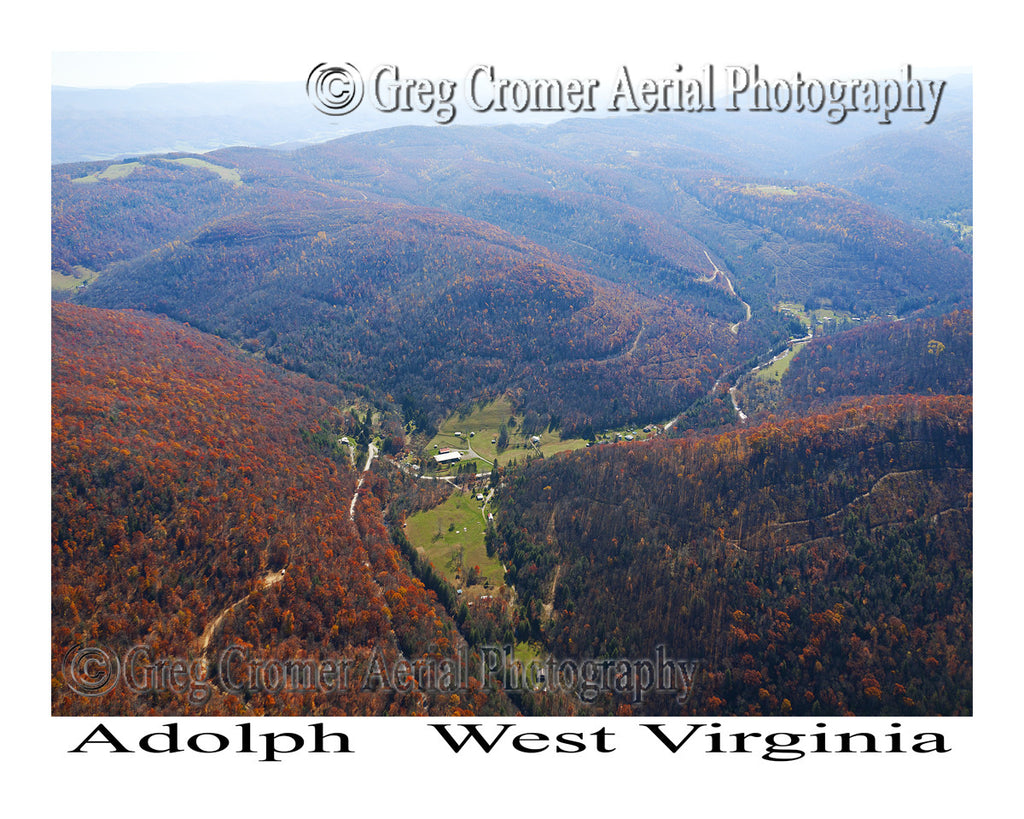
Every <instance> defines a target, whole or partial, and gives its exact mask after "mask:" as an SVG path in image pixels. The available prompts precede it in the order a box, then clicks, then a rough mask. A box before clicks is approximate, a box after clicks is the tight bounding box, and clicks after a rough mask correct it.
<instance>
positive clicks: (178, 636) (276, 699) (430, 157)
mask: <svg viewBox="0 0 1024 819" xmlns="http://www.w3.org/2000/svg"><path fill="white" fill-rule="evenodd" d="M726 121H727V120H725V118H719V119H715V120H710V121H708V120H702V119H697V118H679V117H671V116H659V115H651V116H649V117H616V118H613V119H607V120H600V119H587V120H585V121H580V120H569V121H565V122H561V123H556V124H552V125H548V126H544V127H541V126H537V125H521V126H501V127H494V128H473V127H460V126H452V127H448V128H443V129H441V128H421V127H396V128H392V129H388V130H383V131H375V132H372V133H360V134H354V135H351V136H348V137H345V138H343V139H338V140H334V141H332V142H328V143H324V144H321V145H313V146H308V147H305V148H301V149H298V150H287V151H286V150H270V149H260V148H251V147H232V148H225V149H221V150H218V151H215V152H212V153H209V154H205V155H202V156H199V155H194V154H185V153H173V154H163V155H152V156H136V157H128V158H126V159H125V160H124V161H120V162H113V163H112V162H109V161H103V162H81V163H75V164H67V165H56V166H54V167H53V169H52V214H53V216H52V268H53V270H52V273H51V277H52V281H53V283H54V288H55V290H54V298H55V302H56V303H55V306H54V313H53V335H54V342H53V383H54V386H53V436H54V448H53V451H54V460H53V486H54V488H53V556H54V557H53V566H54V569H53V624H54V627H53V641H54V645H53V651H54V655H53V656H54V693H53V703H54V706H53V707H54V711H55V712H56V713H89V712H90V709H95V708H98V709H100V710H102V711H103V712H104V713H170V712H184V711H187V710H190V709H193V710H194V709H195V708H196V707H198V708H200V709H205V713H210V714H225V713H232V714H233V713H241V712H243V711H244V710H245V709H249V711H250V712H253V713H259V712H262V713H287V714H294V713H438V714H441V713H445V714H456V713H488V714H495V713H505V712H509V711H511V710H514V709H516V708H519V709H522V710H523V711H524V712H529V713H626V712H628V711H629V707H627V705H628V706H630V707H634V708H635V710H637V711H638V712H640V711H643V712H645V713H650V714H657V713H666V714H669V713H687V714H698V713H707V714H715V715H727V714H813V715H818V714H822V715H824V714H845V713H856V714H877V715H882V714H908V715H909V714H965V713H970V711H971V708H972V693H971V674H972V661H971V642H972V634H971V617H970V611H971V596H972V586H971V551H972V499H971V493H972V460H971V458H972V456H971V441H972V400H971V397H970V396H971V394H972V392H973V375H972V361H971V358H972V333H973V327H972V316H973V314H972V310H971V303H972V261H971V255H970V252H971V243H970V232H971V224H970V223H971V201H970V185H969V184H968V183H969V180H970V163H969V161H965V157H966V158H968V159H969V156H970V151H971V147H970V139H969V127H970V125H969V123H970V120H969V117H964V118H960V117H956V116H952V117H950V118H947V119H944V120H943V125H942V127H941V128H935V129H932V130H927V129H923V130H920V131H916V130H913V129H906V128H904V129H902V130H900V131H899V132H898V134H897V135H894V138H888V137H884V136H882V137H880V136H878V135H877V132H876V131H877V129H870V128H867V127H864V126H863V123H861V124H860V125H856V124H852V123H851V129H850V130H849V131H848V132H844V133H845V136H843V137H842V139H841V140H839V143H837V142H836V140H837V139H838V138H837V137H835V136H830V134H834V133H835V129H834V127H833V126H827V125H823V124H822V123H820V122H818V123H808V122H806V121H805V122H801V121H799V120H791V119H788V118H783V119H782V120H777V121H776V122H777V123H778V125H777V128H775V129H774V130H773V129H772V128H771V127H766V126H767V125H768V124H769V123H768V122H766V120H765V119H764V118H758V117H743V116H739V117H736V118H734V119H733V120H729V121H728V122H729V125H730V127H729V128H726V127H724V123H725V122H726ZM829 128H833V130H832V131H830V130H829ZM965 129H966V131H967V133H966V134H965ZM840 143H841V144H840ZM907 152H909V153H907ZM929 157H930V158H931V159H929ZM933 159H934V160H935V161H937V162H938V163H939V165H940V168H941V171H940V172H937V173H936V175H934V176H929V175H928V174H927V173H925V172H924V171H923V168H924V166H925V165H927V163H928V162H930V161H932V160H933ZM61 301H66V302H69V303H67V304H62V303H59V302H61ZM128 308H130V309H128ZM136 311H145V312H136ZM157 314H160V316H159V317H158V315H157ZM826 325H827V328H828V329H827V332H828V333H829V334H828V335H825V334H824V333H825V332H826ZM808 326H810V328H811V329H810V331H809V330H808V329H807V328H808ZM843 327H853V329H847V330H845V331H841V330H842V328H843ZM833 331H834V332H833ZM808 332H810V333H817V337H815V338H814V339H813V340H811V341H807V343H804V341H806V336H805V334H806V333H808ZM208 334H211V335H208ZM796 343H799V344H802V347H801V349H800V351H799V352H798V353H797V354H796V355H795V356H793V357H790V358H789V359H787V366H788V369H785V371H784V372H781V374H780V375H779V376H778V377H777V378H776V379H775V380H766V379H761V378H760V377H757V376H756V370H755V368H757V369H760V365H761V364H764V363H765V362H767V361H768V359H769V358H771V357H773V356H774V355H776V354H778V353H780V352H782V351H784V350H785V349H786V347H787V345H792V344H796ZM780 369H781V367H780ZM495 399H500V401H499V400H495ZM484 406H501V407H502V411H501V417H500V418H497V417H491V418H489V421H488V423H490V422H493V424H492V425H491V427H490V428H493V430H494V438H495V440H494V442H493V443H494V445H495V446H496V447H497V446H498V443H497V442H498V440H499V439H500V436H501V433H500V432H499V430H504V431H505V442H506V444H507V441H508V429H509V428H510V427H512V426H516V424H517V419H518V423H519V424H520V425H521V423H522V421H523V419H524V418H529V419H530V430H531V433H530V434H532V432H533V431H536V432H540V433H542V434H544V435H547V436H549V437H550V439H552V443H554V444H567V443H568V442H566V441H561V442H559V441H558V435H559V433H560V434H561V436H562V437H563V438H570V437H573V438H574V439H575V440H574V442H573V445H574V446H577V447H580V448H579V449H578V450H577V451H575V452H573V453H568V454H566V453H562V454H552V453H553V452H555V451H556V449H557V446H556V447H554V448H544V447H545V446H547V444H548V441H547V440H545V442H544V445H543V446H542V445H540V444H541V440H540V437H536V438H533V439H531V438H529V437H527V435H526V434H525V433H523V434H521V435H519V437H521V439H522V440H521V442H520V443H521V444H522V446H521V447H520V448H519V449H518V451H516V453H515V456H514V457H509V456H508V455H506V454H505V450H504V448H503V447H502V448H501V463H500V464H499V463H498V462H497V461H496V460H495V461H493V462H491V461H490V460H489V459H490V458H492V457H495V456H494V454H493V453H491V454H488V455H486V456H480V455H479V453H476V454H471V452H472V447H471V446H470V445H469V444H468V443H466V442H467V441H468V439H469V437H470V436H467V437H465V438H464V437H462V435H463V433H462V432H461V431H458V432H456V431H455V430H454V429H453V428H451V427H449V429H450V430H451V435H452V438H451V440H457V441H458V442H459V447H460V449H461V448H462V446H463V444H465V446H466V447H467V449H466V450H465V453H466V455H467V456H470V457H469V458H468V459H467V463H466V464H465V469H464V470H463V471H462V472H459V473H458V474H451V475H446V474H440V473H439V474H432V475H428V476H426V478H427V479H426V480H424V479H423V478H421V477H420V473H419V472H418V471H417V470H418V469H419V468H420V466H421V465H422V464H426V465H427V466H428V467H431V468H432V467H433V466H434V458H433V457H432V456H433V454H434V452H435V451H436V447H439V446H442V445H443V446H445V448H448V446H449V444H448V443H445V441H443V440H442V441H435V443H434V444H433V445H431V444H430V443H429V442H430V440H431V436H433V434H434V432H435V431H436V430H437V429H439V428H440V427H441V425H442V423H443V422H444V421H445V419H446V418H448V417H449V416H450V417H452V418H455V417H458V418H460V419H461V418H466V417H469V415H470V413H471V411H477V410H479V411H480V413H481V414H486V413H484V410H483V409H481V408H482V407H484ZM453 413H457V414H456V415H453ZM490 413H491V415H494V416H496V415H497V412H496V411H495V410H493V409H492V410H490ZM374 419H376V420H374ZM669 419H672V420H671V422H669ZM641 426H643V427H645V429H644V431H643V437H648V438H649V440H645V441H642V442H641V441H633V442H631V443H629V442H623V443H616V444H611V443H597V440H598V439H601V440H603V441H609V440H611V439H614V438H625V439H626V441H629V440H631V439H632V438H634V437H636V436H634V435H633V434H632V433H634V432H635V433H637V435H639V427H641ZM371 428H373V430H374V431H373V433H372V436H371ZM480 428H481V429H482V428H483V427H482V426H481V427H480ZM520 431H521V430H520ZM620 431H621V432H620ZM424 433H426V434H424ZM471 434H472V433H470V435H471ZM455 436H458V437H457V438H456V437H455ZM672 436H675V437H672ZM371 437H374V440H375V441H376V443H375V444H371V442H370V441H371ZM483 437H484V436H479V437H477V439H476V440H477V441H478V442H479V441H480V440H481V438H483ZM342 438H346V439H349V440H350V442H351V443H350V444H346V445H345V446H343V445H342V444H341V440H342ZM486 440H487V439H486V438H485V439H484V442H485V443H486ZM531 440H532V443H531ZM588 441H589V442H590V443H591V444H592V445H590V446H588V447H586V448H584V447H585V444H587V442H588ZM593 444H596V445H593ZM349 445H352V446H353V447H355V446H358V447H359V454H360V456H363V457H365V456H368V455H370V454H371V453H372V452H380V453H381V455H380V457H379V458H378V459H377V460H376V461H375V462H374V463H373V465H372V468H370V469H368V471H367V472H366V473H362V474H361V475H357V474H356V473H355V471H354V469H353V466H354V465H355V449H354V448H353V449H352V450H348V449H346V446H349ZM542 453H546V454H547V457H545V456H544V454H542ZM477 469H479V470H480V471H481V472H483V473H485V474H482V475H481V476H480V477H478V478H474V476H473V473H474V471H475V470H477ZM360 479H361V480H363V481H364V483H363V485H362V489H361V490H360V494H359V498H358V507H350V505H349V504H350V503H352V502H353V498H354V497H355V494H356V486H357V481H358V480H360ZM448 479H450V480H451V482H452V484H453V485H459V484H464V483H467V482H472V481H473V480H476V481H477V484H476V485H475V486H474V488H473V489H472V490H471V491H469V494H470V496H472V497H476V498H477V501H476V502H477V503H478V504H480V506H478V507H476V508H473V509H471V510H470V513H468V514H470V516H471V517H472V518H473V522H474V523H479V524H480V530H479V531H480V537H481V539H482V538H483V537H484V534H483V533H484V531H485V529H486V530H487V531H488V532H489V533H488V534H487V539H488V545H489V548H490V554H489V557H490V558H491V559H493V560H494V561H495V567H494V571H495V573H496V577H497V578H499V580H496V581H495V586H500V588H501V592H500V594H499V593H498V592H495V594H494V595H493V597H494V599H493V601H492V602H491V603H490V604H488V605H486V606H484V605H478V606H476V607H475V608H473V609H470V607H469V604H468V602H465V598H463V599H461V600H460V598H459V596H458V593H457V592H458V591H461V590H462V589H461V587H460V589H458V590H457V589H456V588H455V587H454V585H452V581H450V580H446V579H445V578H444V577H442V573H441V572H440V571H439V569H438V567H435V566H433V565H432V564H431V561H430V560H429V559H428V558H427V557H426V556H425V554H424V552H423V550H422V549H420V550H418V549H417V547H416V546H415V545H413V544H412V542H411V540H410V539H407V537H406V534H405V533H404V530H403V523H404V522H405V517H406V514H407V512H408V513H410V514H411V513H412V510H421V509H423V508H424V507H425V506H430V505H431V504H438V503H440V502H441V501H442V500H444V498H446V497H447V494H448V492H450V491H458V490H451V489H450V488H448V485H447V484H445V487H444V488H442V487H441V483H442V482H444V481H446V480H448ZM485 481H486V485H484V483H483V482H485ZM428 483H429V484H430V489H426V488H424V487H426V486H427V485H428ZM491 490H493V495H492V494H491ZM484 493H488V494H487V495H486V496H485V494H484ZM350 508H358V511H357V513H356V514H354V515H352V514H351V513H350ZM491 510H493V511H494V518H493V520H491V521H490V522H488V518H487V517H484V514H485V512H490V511H491ZM477 512H479V513H480V514H479V516H478V515H477ZM451 525H452V526H454V523H452V524H451ZM436 535H437V541H438V542H440V540H441V539H442V532H441V530H440V528H438V531H437V532H436ZM410 537H411V536H410ZM479 548H480V550H481V554H482V553H483V544H482V543H481V544H480V545H479ZM475 568H476V567H475ZM282 570H283V571H282ZM477 574H479V572H477ZM501 577H504V581H505V582H504V584H501V583H500V578H501ZM428 589H429V591H428ZM488 597H491V595H488ZM470 602H473V601H470ZM476 602H479V599H478V600H477V601H476ZM485 639H486V640H491V641H494V642H499V643H501V644H505V643H506V642H508V641H515V640H519V641H532V648H531V649H530V650H531V651H535V652H537V654H538V656H542V657H544V656H547V657H557V658H566V659H574V660H583V659H586V658H598V659H600V658H614V657H635V658H641V657H651V656H653V654H654V653H655V652H657V651H658V650H659V646H660V647H662V648H663V649H665V650H667V651H669V653H670V654H671V655H672V656H674V657H689V658H691V659H694V660H697V661H699V668H700V672H699V674H698V675H697V677H695V679H694V688H693V691H692V694H691V696H690V697H689V698H688V699H687V700H686V701H685V702H683V703H680V702H679V701H678V700H676V698H675V697H674V696H672V695H669V694H664V693H663V694H662V695H659V696H652V697H651V698H648V699H647V700H645V701H644V703H643V704H639V703H630V701H629V700H628V698H625V699H624V698H622V697H615V696H610V695H608V696H605V695H602V696H601V697H599V698H598V699H597V700H596V701H595V702H593V703H590V702H583V701H582V700H580V699H579V698H576V697H572V696H547V695H545V694H544V693H537V692H533V693H530V694H524V693H522V692H516V693H515V695H513V694H512V693H511V692H509V694H508V696H506V693H505V692H502V691H499V690H496V689H494V688H488V687H486V686H481V685H480V684H479V681H478V680H473V681H465V682H464V684H463V685H462V686H461V687H460V688H459V689H458V691H457V692H449V694H451V695H450V696H449V695H448V694H442V693H441V692H439V691H426V690H417V691H409V692H404V693H403V692H398V691H395V690H390V691H385V690H366V689H363V688H359V687H358V686H350V687H348V688H345V689H344V690H343V691H339V692H337V693H336V694H335V695H333V696H332V698H328V699H326V700H325V699H322V698H319V697H316V696H313V695H308V694H299V693H293V694H282V695H280V696H277V695H274V694H269V693H256V694H252V693H249V694H246V695H245V696H241V695H235V694H232V693H230V692H226V691H220V690H217V691H214V692H213V693H212V695H211V697H210V698H209V699H208V700H206V701H204V702H203V703H200V704H199V705H198V706H196V705H195V704H194V703H190V702H189V701H188V697H187V694H186V693H179V694H172V693H168V692H166V691H165V692H162V693H160V694H142V695H131V694H130V692H129V693H125V692H124V691H123V690H120V691H115V692H111V693H110V694H107V695H105V697H103V698H98V699H95V700H84V701H83V700H82V698H78V697H75V696H73V695H72V694H71V693H69V691H68V690H67V686H66V684H65V683H66V682H67V680H66V679H65V678H64V676H63V675H64V667H63V666H62V664H61V658H62V657H64V656H65V655H66V653H67V652H69V651H70V650H72V649H73V647H74V646H76V645H81V644H88V643H90V642H92V643H98V644H101V645H108V646H110V647H112V648H114V649H116V650H125V649H127V647H129V646H131V645H136V644H143V645H146V646H150V647H152V649H153V651H154V652H155V653H158V654H160V655H161V656H169V657H189V658H192V659H194V660H196V661H197V662H198V661H204V662H205V661H209V660H210V659H211V658H213V657H214V656H215V655H216V653H217V652H219V651H221V650H222V649H225V648H227V647H229V646H238V645H242V646H247V647H251V648H252V650H253V651H254V652H257V653H259V654H261V655H262V656H264V657H270V658H276V659H280V660H284V659H286V658H295V657H317V656H322V655H324V654H328V655H330V654H341V655H344V656H352V657H355V658H357V660H359V661H360V662H365V661H366V660H367V659H368V658H370V657H372V656H383V657H384V659H385V660H386V661H387V662H394V661H398V660H400V659H401V658H403V657H405V658H415V657H425V656H427V657H440V656H442V655H444V656H451V655H452V653H453V652H456V651H458V650H460V649H461V648H465V650H466V651H468V652H473V651H476V650H478V647H479V643H480V641H482V640H485Z"/></svg>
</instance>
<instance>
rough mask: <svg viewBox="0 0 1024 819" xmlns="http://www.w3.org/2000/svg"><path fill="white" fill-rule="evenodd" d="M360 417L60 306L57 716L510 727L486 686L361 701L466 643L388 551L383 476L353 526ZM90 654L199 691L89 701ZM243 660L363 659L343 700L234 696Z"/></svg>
mask: <svg viewBox="0 0 1024 819" xmlns="http://www.w3.org/2000/svg"><path fill="white" fill-rule="evenodd" d="M348 403H349V402H348V399H347V398H346V396H344V395H343V394H342V393H340V392H339V391H337V390H336V389H333V388H330V387H328V386H326V385H322V384H317V383H316V382H313V381H311V380H309V379H308V378H305V377H302V376H296V375H292V374H289V373H287V372H285V371H282V370H280V369H279V368H276V367H271V366H267V365H261V364H260V363H258V362H256V361H254V360H253V359H252V358H251V357H247V356H244V355H241V354H239V353H237V352H234V351H233V350H232V349H231V348H230V347H229V346H228V345H226V344H225V343H223V342H221V341H219V340H217V339H214V338H211V337H209V336H205V335H203V334H201V333H199V332H197V331H196V330H194V329H190V328H187V327H185V326H184V325H182V324H179V323H176V322H172V321H170V320H168V319H163V318H154V317H152V316H147V315H144V314H139V313H133V312H127V311H116V312H111V311H105V310H93V309H89V308H83V307H75V306H70V305H62V304H56V305H54V309H53V421H52V429H53V472H52V474H53V488H52V497H53V501H52V515H53V559H52V607H53V608H52V639H53V654H52V656H53V663H54V665H53V702H52V707H53V712H54V713H55V714H83V713H88V714H95V713H103V714H147V713H154V714H173V713H204V714H212V715H216V714H242V713H246V714H261V713H274V714H314V713H322V714H343V713H344V714H384V713H438V714H440V713H472V712H476V711H480V712H484V713H487V712H495V711H501V710H502V709H507V707H508V705H507V702H505V701H503V700H502V699H501V698H500V697H499V696H498V695H495V694H494V692H491V693H490V694H487V693H480V692H479V691H478V692H476V693H475V694H474V693H473V692H471V691H467V690H466V689H465V685H467V684H469V680H463V681H462V687H461V688H460V689H459V690H453V691H443V690H440V689H434V690H431V689H430V688H429V687H424V688H423V689H422V690H416V689H415V688H414V689H413V690H409V691H400V690H396V689H394V688H392V689H390V690H389V689H387V688H386V687H383V688H382V687H377V688H376V689H374V688H373V687H370V688H367V687H364V686H363V685H362V681H363V677H364V675H365V673H366V670H367V668H368V667H369V666H368V665H367V664H368V663H370V662H371V661H372V658H373V657H377V658H378V659H379V661H380V662H382V663H384V664H385V665H388V666H389V667H394V663H396V662H397V661H398V660H399V658H401V657H405V658H406V659H408V660H410V661H411V660H414V659H416V658H420V657H431V656H433V657H437V656H441V655H443V656H454V655H455V652H456V650H457V649H458V647H459V646H463V645H464V641H462V639H461V637H460V636H459V634H458V631H457V628H456V626H455V623H454V622H453V621H452V620H451V619H450V618H449V617H448V615H447V613H446V612H445V610H444V608H443V607H442V606H440V605H439V604H438V603H437V600H436V597H434V596H433V595H432V594H431V593H428V592H427V591H426V589H425V588H424V586H423V584H422V583H421V582H419V581H418V580H416V579H415V578H414V577H412V576H411V574H410V569H409V567H408V565H407V564H406V563H405V562H404V560H403V559H402V558H401V557H400V555H399V552H398V551H397V549H396V548H395V547H394V545H393V544H392V543H391V541H390V539H389V537H388V535H387V530H386V528H385V526H384V523H383V521H382V517H381V505H382V498H386V496H387V484H386V482H381V481H379V480H378V479H376V478H374V477H373V476H372V475H371V476H370V478H369V479H368V481H367V483H366V485H365V486H364V488H363V490H362V492H361V493H360V496H359V501H358V506H357V511H356V514H355V516H354V519H350V515H349V505H350V500H351V498H352V496H353V493H354V492H355V488H356V476H355V473H354V471H353V469H352V468H351V467H350V466H349V465H348V458H347V453H344V452H342V451H341V449H340V448H336V447H335V446H334V443H333V442H334V441H335V439H336V438H337V436H338V435H340V434H342V433H344V432H350V433H351V431H352V427H353V421H352V417H351V414H350V413H346V412H343V411H342V409H341V408H342V407H345V406H347V405H348ZM85 643H87V644H89V645H92V646H100V647H102V648H103V649H105V650H107V651H109V652H111V653H113V654H114V655H116V656H118V657H120V658H122V659H123V658H126V657H128V652H129V650H130V649H132V647H136V646H140V647H143V648H144V652H145V653H144V654H142V655H139V656H141V657H142V660H146V659H147V658H150V661H151V662H155V661H157V660H159V661H160V662H162V663H165V664H166V663H168V662H171V661H172V660H180V661H182V662H185V663H187V664H188V665H187V667H188V669H189V679H190V681H193V680H198V681H199V683H198V684H197V685H196V686H195V687H193V686H192V685H191V682H189V683H188V684H186V685H184V686H181V685H179V686H168V685H167V684H163V685H158V684H149V683H147V682H146V680H151V679H152V676H150V677H146V673H145V669H144V668H143V665H142V664H141V663H142V660H140V666H139V672H138V677H137V678H134V679H135V682H134V683H133V685H132V686H129V685H126V684H120V685H116V686H115V687H114V688H113V690H111V691H109V692H108V693H104V694H103V695H102V696H98V697H92V698H90V697H81V696H78V695H77V694H76V693H75V692H74V684H73V680H72V679H69V678H68V676H67V674H68V673H69V668H68V667H67V666H66V665H64V664H63V662H62V661H64V660H65V659H66V658H67V657H69V656H73V655H74V647H75V646H76V645H82V644H85ZM229 648H231V649H232V650H240V651H243V652H248V654H247V657H249V658H250V662H251V663H252V664H253V667H257V668H259V667H260V664H270V663H272V662H273V661H285V660H295V659H296V658H308V659H310V660H312V661H316V662H322V661H326V660H339V659H348V660H350V661H351V662H352V669H353V671H352V674H351V679H349V680H348V682H347V683H346V684H344V685H341V684H336V685H335V687H334V688H333V689H331V690H329V691H327V692H325V691H324V690H323V688H322V687H321V688H320V690H317V689H315V688H314V690H302V689H299V690H289V689H286V690H284V691H279V690H275V689H273V688H269V687H267V686H269V683H266V684H265V685H263V686H261V685H259V684H254V685H252V686H246V687H244V690H241V691H234V690H233V689H231V688H230V687H228V686H227V685H226V684H225V682H224V679H225V677H223V676H221V675H220V673H219V672H220V671H221V670H222V668H221V665H220V658H221V657H222V656H224V655H223V652H224V651H225V650H227V649H229ZM136 651H138V649H136ZM200 663H202V664H203V667H204V668H207V669H208V672H204V671H200ZM225 668H226V667H225ZM149 673H150V674H151V675H152V674H153V673H155V671H152V672H149ZM228 678H230V675H228ZM458 694H461V695H462V697H461V700H460V699H459V697H458V696H457V695H458ZM453 695H456V696H455V698H454V699H453V698H452V697H453ZM456 703H461V704H458V705H457V704H456Z"/></svg>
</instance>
